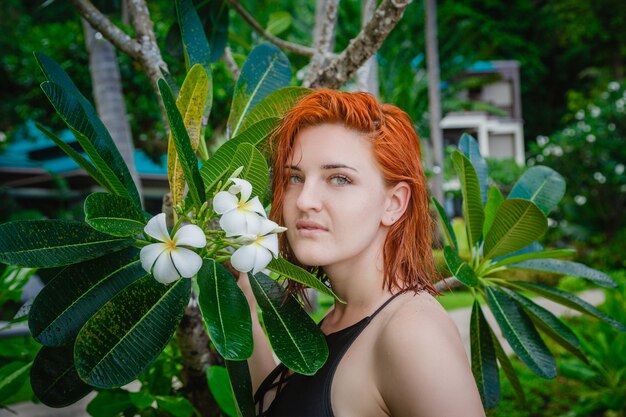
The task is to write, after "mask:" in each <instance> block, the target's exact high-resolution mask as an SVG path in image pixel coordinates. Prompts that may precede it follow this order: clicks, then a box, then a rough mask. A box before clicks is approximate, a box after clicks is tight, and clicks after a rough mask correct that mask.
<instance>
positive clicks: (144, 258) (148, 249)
mask: <svg viewBox="0 0 626 417" xmlns="http://www.w3.org/2000/svg"><path fill="white" fill-rule="evenodd" d="M165 249H166V245H165V244H163V243H152V244H150V245H146V246H144V247H143V248H141V252H139V259H140V260H141V266H142V267H143V269H145V270H146V271H148V272H151V271H152V266H153V265H154V262H155V261H156V260H157V258H158V257H159V255H161V254H162V253H163V252H164V251H165Z"/></svg>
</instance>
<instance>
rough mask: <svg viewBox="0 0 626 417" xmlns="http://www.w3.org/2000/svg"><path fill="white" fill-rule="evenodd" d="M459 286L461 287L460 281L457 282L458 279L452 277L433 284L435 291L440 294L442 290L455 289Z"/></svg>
mask: <svg viewBox="0 0 626 417" xmlns="http://www.w3.org/2000/svg"><path fill="white" fill-rule="evenodd" d="M460 286H461V281H459V280H458V279H456V278H454V277H448V278H445V279H442V280H441V281H437V283H436V284H435V289H436V290H437V291H439V292H442V291H444V290H451V289H453V288H457V287H460Z"/></svg>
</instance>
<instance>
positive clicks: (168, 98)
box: [157, 79, 205, 208]
mask: <svg viewBox="0 0 626 417" xmlns="http://www.w3.org/2000/svg"><path fill="white" fill-rule="evenodd" d="M157 84H158V87H159V91H160V92H161V97H162V98H163V105H164V106H165V111H166V112H167V118H168V119H169V122H170V128H171V131H172V134H173V135H174V144H175V146H176V152H177V154H178V158H180V161H181V163H182V165H183V172H184V173H185V180H186V181H187V186H188V187H189V194H190V196H191V199H192V200H193V202H194V204H195V205H196V206H197V207H198V208H199V207H200V206H201V205H202V204H203V203H204V200H205V196H204V184H203V183H202V178H201V177H200V171H199V170H198V159H197V158H196V155H195V153H194V151H193V149H192V148H191V142H190V140H189V135H188V134H187V129H186V128H185V124H184V122H183V118H182V117H181V115H180V112H179V111H178V107H176V102H175V101H174V96H173V95H172V90H170V87H169V86H168V85H167V82H165V80H163V79H160V80H159V81H157Z"/></svg>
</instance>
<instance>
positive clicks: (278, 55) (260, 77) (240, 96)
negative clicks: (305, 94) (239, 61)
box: [226, 42, 291, 138]
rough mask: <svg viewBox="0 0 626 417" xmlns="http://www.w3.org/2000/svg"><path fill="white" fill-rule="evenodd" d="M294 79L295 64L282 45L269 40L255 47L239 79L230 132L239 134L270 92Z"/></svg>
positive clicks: (232, 109) (230, 121)
mask: <svg viewBox="0 0 626 417" xmlns="http://www.w3.org/2000/svg"><path fill="white" fill-rule="evenodd" d="M290 82H291V65H290V64H289V60H288V59H287V57H286V56H285V55H284V54H283V53H282V52H281V50H280V49H278V47H276V46H274V45H272V44H270V43H267V42H266V43H262V44H260V45H259V46H257V47H256V48H254V49H253V50H252V52H251V53H250V55H248V59H246V62H245V63H244V64H243V67H242V69H241V75H239V78H238V79H237V85H236V86H235V94H234V96H233V103H232V106H231V111H230V116H229V117H228V124H227V134H226V136H227V137H229V138H231V137H235V136H237V134H239V132H240V131H241V126H242V124H243V120H244V119H245V117H246V116H247V115H248V113H249V112H250V111H251V110H252V109H253V108H254V107H255V106H256V105H257V104H258V103H260V102H261V100H263V99H264V98H265V97H266V96H267V95H268V94H270V93H271V92H273V91H276V90H278V89H279V88H282V87H286V86H288V85H289V83H290Z"/></svg>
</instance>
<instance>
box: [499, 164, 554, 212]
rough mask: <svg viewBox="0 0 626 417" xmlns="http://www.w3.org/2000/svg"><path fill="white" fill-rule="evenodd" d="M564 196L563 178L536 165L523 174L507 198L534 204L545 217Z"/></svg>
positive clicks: (549, 169)
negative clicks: (521, 199) (520, 199)
mask: <svg viewBox="0 0 626 417" xmlns="http://www.w3.org/2000/svg"><path fill="white" fill-rule="evenodd" d="M563 194H565V180H564V179H563V177H562V176H561V175H560V174H559V173H558V172H556V171H555V170H553V169H552V168H548V167H546V166H541V165H536V166H533V167H531V168H529V169H528V171H526V172H524V174H523V175H522V176H521V177H520V179H519V180H517V182H516V183H515V185H514V186H513V189H512V190H511V193H510V194H509V197H508V198H523V199H525V200H530V201H532V202H534V203H535V204H536V205H537V207H539V208H540V209H541V211H542V212H543V213H544V214H545V215H546V216H547V215H548V213H550V211H551V210H552V209H553V208H554V207H555V206H556V205H557V204H558V203H559V201H561V198H563Z"/></svg>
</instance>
